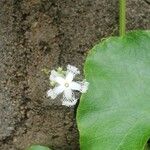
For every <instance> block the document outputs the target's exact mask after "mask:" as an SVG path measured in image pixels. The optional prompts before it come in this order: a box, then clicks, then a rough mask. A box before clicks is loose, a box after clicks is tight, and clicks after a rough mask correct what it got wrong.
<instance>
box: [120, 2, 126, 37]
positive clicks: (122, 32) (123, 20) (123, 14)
mask: <svg viewBox="0 0 150 150" xmlns="http://www.w3.org/2000/svg"><path fill="white" fill-rule="evenodd" d="M119 5H120V6H119V7H120V10H119V34H120V36H124V35H125V31H126V0H119Z"/></svg>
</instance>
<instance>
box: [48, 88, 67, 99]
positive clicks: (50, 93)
mask: <svg viewBox="0 0 150 150" xmlns="http://www.w3.org/2000/svg"><path fill="white" fill-rule="evenodd" d="M63 91H64V87H63V86H57V87H55V88H54V89H50V90H48V91H47V96H48V97H51V98H52V99H55V98H56V97H57V96H58V95H59V94H61V93H62V92H63Z"/></svg>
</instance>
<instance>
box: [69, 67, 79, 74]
mask: <svg viewBox="0 0 150 150" xmlns="http://www.w3.org/2000/svg"><path fill="white" fill-rule="evenodd" d="M67 71H69V72H72V73H73V74H75V75H76V74H80V71H79V69H78V68H76V67H75V66H72V65H68V66H67Z"/></svg>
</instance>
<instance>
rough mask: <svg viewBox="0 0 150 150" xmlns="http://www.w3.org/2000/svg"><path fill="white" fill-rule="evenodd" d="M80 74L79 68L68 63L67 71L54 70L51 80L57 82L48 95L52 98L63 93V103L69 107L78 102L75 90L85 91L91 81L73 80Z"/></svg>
mask: <svg viewBox="0 0 150 150" xmlns="http://www.w3.org/2000/svg"><path fill="white" fill-rule="evenodd" d="M77 74H80V71H79V70H78V68H76V67H74V66H71V65H68V66H67V71H66V72H65V73H60V72H59V71H55V70H52V71H51V75H50V81H51V82H52V83H54V84H55V87H54V88H53V89H50V90H49V91H48V92H47V95H48V96H49V97H51V98H52V99H55V98H56V97H57V96H58V95H59V94H61V93H63V99H62V105H66V106H68V107H70V106H73V105H75V104H76V103H77V99H76V98H75V94H74V93H73V91H74V90H75V91H79V92H81V93H85V92H86V91H87V89H88V85H89V83H88V82H87V81H86V80H83V81H81V82H80V81H77V82H75V81H73V79H74V77H75V76H76V75H77Z"/></svg>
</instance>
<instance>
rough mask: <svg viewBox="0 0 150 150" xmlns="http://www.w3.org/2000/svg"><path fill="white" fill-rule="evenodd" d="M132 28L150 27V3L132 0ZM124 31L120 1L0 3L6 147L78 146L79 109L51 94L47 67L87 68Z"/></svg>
mask: <svg viewBox="0 0 150 150" xmlns="http://www.w3.org/2000/svg"><path fill="white" fill-rule="evenodd" d="M127 7H128V9H127V17H128V23H127V27H128V30H130V29H150V1H149V0H128V5H127ZM117 34H118V1H117V0H1V1H0V73H1V76H0V82H1V83H0V150H24V149H25V148H26V147H27V146H29V145H31V144H33V143H34V144H36V143H37V144H42V145H47V146H50V147H52V148H53V149H55V150H78V149H79V140H78V139H79V136H78V131H77V127H76V120H75V112H76V108H67V107H63V106H61V104H60V102H59V99H57V100H55V101H52V100H50V99H49V98H46V91H47V90H48V88H49V86H48V82H49V81H48V76H46V75H45V74H44V73H43V72H42V71H41V70H42V69H43V68H48V69H53V68H55V67H58V66H66V65H67V64H68V63H69V64H72V65H75V66H77V67H79V68H80V69H81V70H82V67H83V63H84V60H85V57H86V54H87V52H88V50H89V49H91V48H92V46H93V45H94V44H95V43H97V42H99V41H100V40H101V39H102V38H104V37H108V36H111V35H117Z"/></svg>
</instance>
